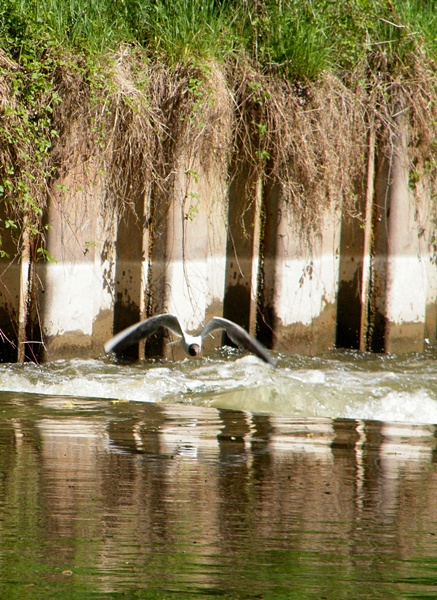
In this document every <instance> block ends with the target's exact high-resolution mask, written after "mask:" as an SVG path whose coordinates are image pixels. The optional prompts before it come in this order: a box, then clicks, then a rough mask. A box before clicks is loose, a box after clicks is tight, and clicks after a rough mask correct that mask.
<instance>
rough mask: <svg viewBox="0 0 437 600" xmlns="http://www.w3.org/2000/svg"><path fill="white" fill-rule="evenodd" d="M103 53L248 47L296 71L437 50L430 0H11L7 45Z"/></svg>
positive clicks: (214, 52)
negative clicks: (127, 47)
mask: <svg viewBox="0 0 437 600" xmlns="http://www.w3.org/2000/svg"><path fill="white" fill-rule="evenodd" d="M29 41H32V42H33V43H34V44H39V45H40V46H41V47H62V48H64V49H65V48H68V49H70V50H73V51H75V52H77V51H84V50H85V51H88V52H91V53H98V54H102V53H103V54H105V53H107V52H110V51H112V50H114V49H116V48H117V47H118V46H120V44H126V43H128V44H136V45H139V46H140V47H142V48H143V49H144V50H145V51H146V52H147V54H148V55H149V56H151V57H159V58H160V59H164V60H165V61H167V62H169V63H172V64H176V63H178V62H180V61H185V62H186V61H196V60H208V59H214V60H217V61H223V60H226V59H227V58H229V57H231V56H235V55H238V54H239V53H244V54H245V55H246V56H249V57H250V58H251V59H252V60H253V61H254V63H256V64H258V65H259V66H260V67H261V69H264V70H274V71H280V72H283V73H284V74H285V75H286V76H288V77H290V78H299V79H305V78H306V79H315V78H317V77H318V76H319V75H320V73H322V72H323V71H327V70H328V71H329V70H331V71H334V72H336V73H341V72H342V71H347V70H349V69H352V68H354V66H356V65H357V64H358V63H360V62H363V61H368V60H369V56H370V57H371V56H372V54H374V53H376V52H378V53H380V52H384V53H385V54H386V55H387V59H388V62H389V63H390V64H394V63H396V62H397V61H398V62H401V63H403V62H405V61H407V62H408V60H409V57H410V58H411V56H412V54H414V52H416V51H417V48H418V47H420V48H421V51H422V52H424V53H425V54H429V55H430V56H433V57H435V56H436V55H437V16H436V11H435V7H434V2H433V1H431V0H428V1H426V0H392V1H391V2H388V1H385V2H381V1H380V0H343V2H335V1H333V0H317V1H315V0H257V1H256V2H255V1H254V0H246V1H244V2H243V1H242V2H234V1H231V0H86V1H85V0H3V2H2V6H1V8H0V46H2V47H3V48H4V49H5V50H6V51H9V50H10V49H11V48H13V49H15V50H16V52H20V48H21V47H22V46H23V45H25V44H26V43H29Z"/></svg>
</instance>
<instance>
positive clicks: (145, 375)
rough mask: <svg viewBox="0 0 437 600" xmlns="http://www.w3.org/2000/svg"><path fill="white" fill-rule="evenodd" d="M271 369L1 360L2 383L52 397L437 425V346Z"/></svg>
mask: <svg viewBox="0 0 437 600" xmlns="http://www.w3.org/2000/svg"><path fill="white" fill-rule="evenodd" d="M275 358H277V361H278V363H277V367H276V369H274V370H273V369H271V368H270V367H269V366H266V365H264V364H263V363H261V362H260V361H259V360H258V359H257V358H255V357H253V356H248V355H241V354H238V353H236V352H233V351H231V350H224V349H222V350H220V351H217V352H216V353H215V354H213V355H212V356H209V357H202V358H200V359H186V360H184V361H182V362H173V361H142V362H139V363H136V364H121V363H117V362H116V361H115V360H113V359H111V358H105V359H101V360H68V361H67V360H62V361H54V362H51V363H47V364H44V365H35V364H24V365H11V364H3V365H0V389H1V390H3V391H13V392H20V393H36V394H44V395H53V396H71V397H79V396H81V397H89V398H107V399H117V400H131V401H137V402H153V403H157V402H165V403H185V404H193V405H202V406H212V407H216V408H231V409H236V410H246V411H251V412H262V413H272V414H281V415H286V416H298V417H332V418H351V419H374V420H380V421H399V422H407V423H432V424H436V423H437V360H436V359H437V351H436V350H430V351H428V353H426V354H423V355H417V354H414V355H408V356H402V357H396V356H381V355H371V354H361V353H352V352H334V353H330V354H329V355H326V356H320V357H316V358H310V357H302V356H296V355H288V356H283V355H277V356H276V357H275Z"/></svg>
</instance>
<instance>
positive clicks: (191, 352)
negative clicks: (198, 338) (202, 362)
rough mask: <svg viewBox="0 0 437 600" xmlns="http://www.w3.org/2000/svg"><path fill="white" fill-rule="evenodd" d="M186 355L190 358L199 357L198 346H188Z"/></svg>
mask: <svg viewBox="0 0 437 600" xmlns="http://www.w3.org/2000/svg"><path fill="white" fill-rule="evenodd" d="M188 354H189V355H190V356H199V354H200V346H199V344H190V345H189V346H188Z"/></svg>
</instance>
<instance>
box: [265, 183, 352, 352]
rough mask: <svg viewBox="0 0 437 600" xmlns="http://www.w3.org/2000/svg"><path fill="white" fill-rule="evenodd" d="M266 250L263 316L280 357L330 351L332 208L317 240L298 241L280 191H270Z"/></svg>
mask: <svg viewBox="0 0 437 600" xmlns="http://www.w3.org/2000/svg"><path fill="white" fill-rule="evenodd" d="M265 228H266V236H267V238H268V243H269V244H270V248H269V247H268V246H267V245H266V240H265V244H264V264H263V269H264V275H263V279H264V288H263V296H264V300H263V304H264V305H263V310H264V311H265V312H266V316H267V319H268V320H269V321H270V323H269V325H270V326H271V327H272V329H273V335H272V344H271V345H272V347H273V348H275V349H276V350H278V351H281V350H285V351H288V352H299V353H304V354H316V353H319V352H324V351H327V350H329V349H330V348H333V347H334V344H335V314H336V297H337V287H338V271H339V244H340V220H339V215H338V213H337V211H336V209H335V207H332V208H331V209H329V210H326V211H325V214H324V216H323V218H322V227H321V233H320V235H315V236H314V237H313V239H311V240H310V239H302V232H301V231H299V227H298V224H297V222H296V218H295V216H294V215H293V213H292V210H291V208H289V207H288V206H287V204H286V202H285V201H284V200H283V199H282V198H281V197H280V194H279V189H278V187H277V186H273V187H272V188H271V189H270V190H269V198H268V199H267V206H266V225H265Z"/></svg>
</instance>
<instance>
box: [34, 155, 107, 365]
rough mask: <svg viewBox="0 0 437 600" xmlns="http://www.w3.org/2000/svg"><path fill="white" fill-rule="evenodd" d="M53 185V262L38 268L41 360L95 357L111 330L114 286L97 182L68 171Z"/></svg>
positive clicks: (49, 220)
mask: <svg viewBox="0 0 437 600" xmlns="http://www.w3.org/2000/svg"><path fill="white" fill-rule="evenodd" d="M89 169H90V167H89V165H88V170H89ZM84 180H85V181H88V185H86V186H85V185H84V186H83V187H82V186H79V184H78V181H84ZM59 183H62V185H59ZM54 189H55V190H60V191H59V193H56V191H55V192H54V193H53V194H52V197H51V198H50V202H49V206H48V211H47V215H46V219H47V224H48V225H49V230H48V233H47V244H46V249H47V251H48V253H49V255H50V256H51V257H53V259H54V260H53V261H46V262H41V263H38V267H37V274H38V279H39V283H40V293H39V305H40V310H39V314H40V319H41V324H42V333H43V342H44V352H45V357H44V358H45V359H46V360H53V359H56V358H59V357H70V356H90V355H94V356H97V355H99V354H101V352H102V347H103V343H104V341H105V340H106V339H107V338H108V336H110V335H111V332H112V311H113V295H112V289H111V288H112V287H113V285H114V283H113V274H112V273H110V271H111V269H110V268H109V262H110V261H111V260H112V262H113V261H114V259H113V258H111V257H109V256H108V254H107V251H106V252H104V251H103V249H104V248H107V247H108V242H109V241H110V239H111V235H112V236H113V235H114V233H113V232H112V233H111V227H112V225H111V227H110V228H109V229H108V227H106V226H105V221H106V218H105V216H104V214H103V213H104V210H103V191H102V186H101V181H100V179H99V178H98V177H96V178H95V179H93V178H89V173H88V174H87V177H86V179H85V178H84V177H82V178H81V177H80V173H79V174H78V173H77V172H76V173H70V175H69V176H68V177H67V178H66V179H65V180H64V181H62V182H58V185H57V186H55V188H54ZM65 190H68V193H65ZM108 269H109V271H108ZM108 275H109V277H108Z"/></svg>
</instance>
